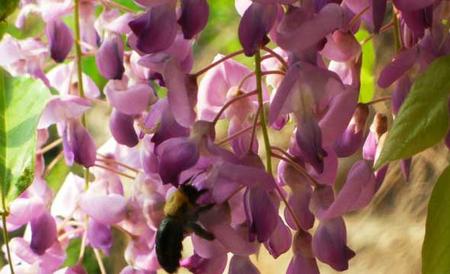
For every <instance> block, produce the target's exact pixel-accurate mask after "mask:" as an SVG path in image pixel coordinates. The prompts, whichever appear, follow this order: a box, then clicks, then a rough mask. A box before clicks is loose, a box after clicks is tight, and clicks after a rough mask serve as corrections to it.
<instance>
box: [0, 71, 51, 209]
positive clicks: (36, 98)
mask: <svg viewBox="0 0 450 274" xmlns="http://www.w3.org/2000/svg"><path fill="white" fill-rule="evenodd" d="M49 98H50V92H49V90H48V88H47V87H46V86H45V85H44V84H43V83H42V82H41V81H40V80H33V79H31V78H28V77H27V78H26V77H14V78H13V77H11V76H10V75H9V74H8V73H7V72H5V71H4V70H2V69H0V183H1V187H2V189H3V193H4V194H5V197H6V201H7V202H9V201H11V200H13V199H15V198H16V197H17V196H19V195H20V194H21V193H22V192H23V191H24V190H25V189H26V188H27V187H28V186H29V185H30V184H31V182H32V181H33V177H34V154H35V149H36V126H37V123H38V121H39V116H40V114H41V112H42V110H43V109H44V107H45V104H46V103H47V100H48V99H49Z"/></svg>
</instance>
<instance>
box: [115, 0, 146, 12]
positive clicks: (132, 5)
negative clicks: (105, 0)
mask: <svg viewBox="0 0 450 274" xmlns="http://www.w3.org/2000/svg"><path fill="white" fill-rule="evenodd" d="M114 2H116V3H118V4H120V5H122V6H124V7H126V8H128V9H130V10H133V11H141V10H142V8H140V7H139V6H138V5H136V4H135V3H134V2H133V1H130V0H114Z"/></svg>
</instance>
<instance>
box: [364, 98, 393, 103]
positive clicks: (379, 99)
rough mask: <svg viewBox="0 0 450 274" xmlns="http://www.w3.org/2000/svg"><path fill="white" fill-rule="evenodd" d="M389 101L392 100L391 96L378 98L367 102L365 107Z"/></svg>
mask: <svg viewBox="0 0 450 274" xmlns="http://www.w3.org/2000/svg"><path fill="white" fill-rule="evenodd" d="M391 99H392V97H391V96H385V97H380V98H377V99H374V100H372V101H370V102H367V103H366V105H373V104H376V103H381V102H384V101H389V100H391Z"/></svg>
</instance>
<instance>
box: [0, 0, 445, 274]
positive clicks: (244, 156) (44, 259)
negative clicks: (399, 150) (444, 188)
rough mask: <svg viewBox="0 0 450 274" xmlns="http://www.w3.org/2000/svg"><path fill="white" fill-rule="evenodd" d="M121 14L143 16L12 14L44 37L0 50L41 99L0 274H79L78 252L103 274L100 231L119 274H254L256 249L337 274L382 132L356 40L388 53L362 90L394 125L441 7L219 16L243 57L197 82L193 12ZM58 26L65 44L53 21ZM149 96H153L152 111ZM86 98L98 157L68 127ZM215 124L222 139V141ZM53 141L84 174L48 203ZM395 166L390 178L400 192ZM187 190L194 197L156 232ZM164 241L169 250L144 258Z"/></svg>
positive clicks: (35, 6) (259, 5) (262, 0)
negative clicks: (390, 49) (386, 42)
mask: <svg viewBox="0 0 450 274" xmlns="http://www.w3.org/2000/svg"><path fill="white" fill-rule="evenodd" d="M134 2H135V3H136V4H137V5H139V6H140V7H142V8H143V11H142V12H140V13H133V12H131V11H129V10H128V9H127V8H125V7H123V6H121V5H119V4H117V3H115V2H112V1H110V0H102V1H94V0H80V1H75V2H74V1H71V0H22V1H21V3H20V5H21V9H20V12H19V14H18V17H17V21H16V25H17V27H18V28H20V27H22V26H23V24H24V22H25V21H26V20H27V18H28V17H29V16H31V15H34V16H35V15H36V14H37V15H38V16H40V17H41V18H42V20H43V21H44V22H45V37H35V38H28V39H26V40H17V39H16V38H13V37H11V36H9V35H5V36H4V38H3V39H2V40H1V42H0V65H1V66H2V67H4V68H5V69H6V70H8V72H9V73H11V74H12V75H30V76H31V77H34V78H37V79H40V80H42V81H43V82H44V83H45V84H46V85H47V86H48V87H49V88H52V89H53V90H54V91H55V93H54V95H53V97H52V98H51V100H50V101H49V102H48V103H47V106H46V108H45V110H44V112H43V113H42V115H41V118H40V121H39V125H38V148H37V153H36V170H35V178H34V181H33V183H32V185H31V186H30V187H29V188H28V189H27V190H26V191H25V192H23V193H22V194H21V195H20V196H19V198H17V199H16V200H14V201H13V202H12V203H11V205H10V208H9V215H8V216H7V219H6V221H7V229H8V231H14V230H17V229H19V228H21V227H24V226H25V227H26V229H25V232H24V234H23V236H22V237H15V238H12V239H11V241H10V242H9V249H10V253H11V257H10V259H11V261H9V263H10V264H12V265H10V266H9V265H8V266H5V267H4V268H3V270H2V271H1V273H10V272H9V271H10V269H11V268H10V267H13V268H14V270H15V272H16V273H86V270H85V269H84V266H83V264H82V263H81V262H82V258H83V251H84V249H85V248H86V247H90V248H92V249H93V250H94V251H95V253H96V255H98V259H99V262H100V265H101V267H100V269H101V271H102V272H105V269H104V266H103V265H102V263H101V254H103V255H104V256H108V254H109V253H110V251H111V248H112V245H113V240H114V239H113V229H115V230H118V231H119V232H120V233H123V234H124V235H127V236H128V237H127V238H128V242H127V246H126V249H125V251H124V254H123V256H124V258H125V260H126V262H127V264H128V265H127V266H126V267H125V268H124V269H123V270H122V272H121V273H122V274H131V273H156V271H157V270H158V269H160V268H161V266H163V267H164V268H165V269H166V270H168V271H175V270H176V269H177V268H178V267H183V268H187V269H188V270H190V271H191V272H192V273H198V274H216V273H217V274H218V273H223V271H224V269H225V268H226V267H227V265H228V268H229V273H233V274H236V273H259V271H258V269H257V268H256V267H255V266H254V265H253V263H252V262H251V261H250V259H249V256H251V255H252V254H257V253H258V251H259V250H260V249H261V248H265V249H267V251H268V252H269V253H270V254H271V255H272V256H273V257H274V258H277V257H279V256H280V255H282V254H284V253H286V252H287V251H289V250H290V249H292V252H293V253H292V254H293V255H292V258H291V260H290V263H289V266H288V269H287V272H286V273H288V274H294V273H308V274H314V273H319V269H318V265H317V260H319V261H321V262H323V263H326V264H328V265H329V266H330V267H332V268H334V269H335V270H337V271H343V270H346V269H347V268H348V266H349V260H350V259H351V258H352V257H353V256H355V252H354V251H353V250H352V249H351V247H349V246H348V245H347V232H346V227H345V222H344V219H343V215H344V214H346V213H349V212H352V211H356V210H359V209H361V208H364V207H366V206H367V205H368V204H369V203H370V201H371V200H372V198H373V197H374V195H375V194H376V192H377V191H378V189H379V188H380V186H381V184H382V182H383V179H384V177H385V174H386V172H387V169H388V165H385V166H383V167H382V168H380V169H378V170H377V171H375V170H374V169H373V165H374V162H375V161H376V160H377V157H378V155H379V152H380V149H381V147H382V139H383V135H384V134H385V133H386V132H387V130H388V116H387V114H382V113H375V111H374V110H373V108H372V107H371V104H372V103H373V102H361V101H359V94H360V89H361V80H360V79H361V64H362V49H361V43H360V41H358V40H357V39H356V38H355V34H356V32H357V31H358V30H359V29H360V28H365V29H367V30H369V32H370V33H371V34H372V36H375V35H377V34H378V33H380V32H387V31H392V32H393V33H395V35H396V42H397V47H396V49H395V56H393V58H392V61H391V62H390V63H388V64H386V65H385V66H384V68H383V70H382V71H381V73H380V75H379V76H377V77H378V78H377V84H378V86H379V87H380V88H388V87H390V86H393V89H394V91H393V93H392V96H390V97H389V98H384V99H386V100H389V99H391V102H392V115H393V116H394V117H395V115H396V114H397V112H398V111H399V109H400V106H401V105H402V103H403V101H404V99H405V98H406V96H407V95H408V92H409V90H410V88H411V84H412V82H413V77H415V75H416V74H417V72H421V71H424V70H425V69H426V68H427V66H428V65H429V64H430V63H431V62H432V61H433V60H434V59H436V58H438V57H440V56H444V55H448V54H450V36H449V35H445V33H446V32H447V34H448V29H447V26H446V25H444V24H442V19H443V18H442V12H443V9H444V6H446V5H447V4H446V3H445V1H439V0H408V1H406V0H392V1H387V0H379V1H369V0H343V1H331V0H329V1H327V0H303V1H297V0H253V1H250V0H236V2H235V4H236V9H237V11H238V12H239V14H240V15H241V20H240V24H239V29H238V30H236V31H237V36H238V37H239V41H240V43H241V45H242V48H243V50H241V51H238V52H235V53H231V54H228V55H220V54H218V55H217V56H216V57H215V59H214V60H213V61H212V63H211V65H209V66H208V67H206V68H204V69H201V70H199V71H193V65H194V62H195V60H194V57H193V50H192V49H193V46H194V45H195V41H196V39H197V38H198V36H199V35H201V31H202V30H203V29H204V28H205V26H206V25H207V23H208V17H209V6H208V2H207V0H180V1H177V0H134ZM230 8H233V7H230ZM73 14H75V15H74V16H75V21H76V25H77V26H75V29H74V28H72V27H69V24H68V21H67V20H66V19H67V18H68V16H69V15H73ZM395 30H396V32H395ZM74 45H75V46H74ZM239 54H243V55H246V56H248V57H249V58H254V60H255V67H254V68H249V67H247V66H245V65H243V64H241V63H239V62H237V61H235V60H234V59H233V57H235V56H236V55H239ZM84 56H95V62H96V65H97V68H98V71H99V72H100V74H101V75H102V76H103V77H104V78H105V79H107V80H108V82H107V84H106V85H105V86H104V88H103V90H100V89H99V87H98V86H97V85H96V83H95V82H94V81H93V80H92V79H91V77H90V75H87V74H85V73H84V72H83V71H82V70H81V66H82V62H81V60H82V58H83V57H84ZM50 59H52V60H53V61H54V62H52V61H51V60H50ZM49 63H51V64H52V65H51V66H48V64H49ZM161 89H166V90H167V96H159V95H158V94H159V93H157V90H161ZM102 94H103V95H104V96H103V95H102ZM102 98H106V100H107V104H108V105H109V106H110V107H111V109H112V111H111V115H110V117H109V129H110V133H111V139H110V140H109V141H107V142H106V143H105V144H102V145H100V144H96V142H95V141H94V139H93V137H92V136H91V133H90V132H89V131H88V129H87V127H86V119H87V116H86V115H85V113H86V112H87V111H89V110H90V109H92V108H94V107H95V106H96V105H97V104H98V102H99V101H102V100H103V99H102ZM103 102H105V101H104V100H103ZM389 118H390V117H389ZM220 120H226V121H227V124H228V131H227V138H226V139H225V140H222V141H221V140H217V139H216V132H215V131H216V124H217V122H218V121H220ZM54 125H56V131H57V134H58V135H59V137H60V138H61V143H62V147H63V151H62V155H63V157H64V159H65V164H66V165H68V166H72V165H74V164H77V165H81V166H83V167H84V168H85V172H86V175H85V178H82V177H80V176H79V175H77V174H76V173H72V172H71V173H69V175H68V176H67V177H66V178H61V181H63V183H62V186H61V187H60V189H59V190H58V191H57V192H56V193H54V192H52V190H51V189H50V188H49V186H47V184H46V181H45V174H46V172H48V169H50V168H51V167H50V166H47V167H46V166H45V161H44V153H45V152H46V151H47V150H48V149H47V148H48V146H46V144H47V142H48V141H47V140H49V130H50V129H51V128H52V127H53V126H54ZM287 128H292V129H293V130H292V132H289V134H290V143H289V147H288V148H280V147H277V146H273V145H272V144H271V142H270V141H271V140H270V139H271V134H269V133H270V132H274V131H281V130H286V129H287ZM257 132H262V138H260V139H257V136H258V134H257ZM449 136H450V135H449ZM447 139H448V140H450V137H448V138H447ZM449 143H450V142H449ZM52 145H54V143H53V144H52ZM449 145H450V144H449ZM355 154H357V155H360V160H358V161H357V162H356V163H354V164H353V166H352V167H351V169H350V170H349V171H348V173H347V174H346V179H345V182H344V184H343V187H342V188H341V189H340V190H339V191H336V190H335V189H334V185H335V182H336V179H337V173H338V169H339V159H340V158H345V157H349V156H352V155H355ZM275 158H276V159H277V160H279V162H278V166H277V168H276V170H272V164H274V163H275V161H272V159H275ZM264 161H265V162H264ZM410 165H411V159H404V160H402V168H403V171H404V174H405V176H406V177H407V178H408V176H409V171H410ZM186 186H190V187H193V188H194V189H195V190H196V191H197V192H198V193H197V194H198V195H197V196H196V197H195V199H194V200H193V201H190V202H187V201H185V202H186V205H185V206H186V208H183V209H178V211H176V212H177V213H176V215H174V216H171V215H168V210H169V209H167V207H168V206H167V205H169V203H170V202H171V201H173V199H175V198H174V197H176V195H177V193H178V192H179V191H181V190H183V189H190V188H186ZM184 195H186V196H188V198H190V196H189V194H186V193H184ZM191 195H192V194H191ZM185 198H186V197H185ZM165 205H166V206H165ZM180 212H182V213H180ZM192 212H193V213H192ZM170 218H171V219H170ZM169 219H170V220H169ZM169 221H170V222H169ZM171 224H172V225H173V227H170V225H171ZM175 224H176V225H175ZM313 227H314V229H313ZM170 229H173V232H172V230H170ZM180 229H181V230H180ZM163 231H164V232H166V233H168V234H167V235H173V239H172V240H171V241H168V242H166V241H163V240H158V239H160V238H161V237H162V236H161V235H162V234H160V233H163ZM185 237H189V238H190V239H191V241H192V244H193V253H192V254H190V256H189V257H187V258H181V260H180V258H179V257H176V260H175V265H174V269H172V270H171V269H170V268H168V267H165V266H164V265H162V262H161V260H162V259H165V257H164V256H171V255H170V254H169V255H167V254H161V253H160V252H159V251H158V249H164V247H165V246H164V245H167V244H169V245H171V246H173V248H174V249H178V251H179V252H180V250H181V246H180V245H181V241H182V240H183V239H184V238H185ZM176 238H178V239H176ZM74 239H81V252H80V260H79V261H78V263H77V264H74V265H69V266H67V265H66V264H65V262H66V259H67V257H68V252H67V250H68V247H69V245H70V244H71V243H72V242H73V240H74ZM5 252H6V249H5ZM179 254H181V253H179ZM179 254H176V252H175V256H177V255H179ZM179 256H181V255H179ZM105 273H106V272H105Z"/></svg>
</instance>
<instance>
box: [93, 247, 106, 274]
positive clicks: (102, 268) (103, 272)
mask: <svg viewBox="0 0 450 274" xmlns="http://www.w3.org/2000/svg"><path fill="white" fill-rule="evenodd" d="M94 254H95V258H96V259H97V263H98V267H99V268H100V273H101V274H106V268H105V265H104V264H103V260H102V256H101V255H100V251H99V250H98V249H97V248H94Z"/></svg>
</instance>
